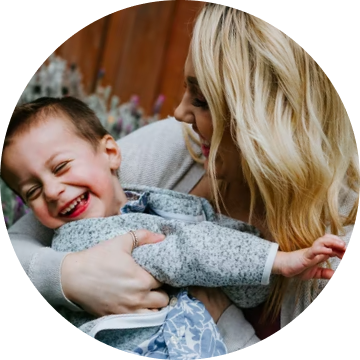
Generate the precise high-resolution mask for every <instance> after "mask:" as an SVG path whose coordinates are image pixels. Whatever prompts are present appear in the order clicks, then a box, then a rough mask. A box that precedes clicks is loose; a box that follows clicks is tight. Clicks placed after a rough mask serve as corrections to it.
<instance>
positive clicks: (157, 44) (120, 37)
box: [56, 0, 203, 117]
mask: <svg viewBox="0 0 360 360" xmlns="http://www.w3.org/2000/svg"><path fill="white" fill-rule="evenodd" d="M201 6H203V3H202V2H198V1H184V0H175V1H161V2H155V3H148V4H143V5H139V6H134V7H131V8H128V9H124V10H121V11H118V12H115V13H113V14H110V15H108V16H106V17H104V18H102V19H99V20H98V21H95V22H94V23H92V24H90V25H89V26H87V27H85V28H84V29H82V30H80V31H79V32H78V33H76V34H75V35H74V36H72V37H71V38H69V39H68V40H67V41H66V42H64V44H62V45H61V46H60V47H59V48H58V49H57V50H56V53H57V54H58V55H60V56H61V57H62V58H64V59H66V60H67V61H68V62H69V63H76V64H77V65H78V66H79V68H80V71H81V73H82V75H83V83H84V88H85V91H86V92H87V93H91V92H93V91H94V89H95V86H96V82H97V79H98V73H99V70H100V69H103V70H104V72H105V75H104V77H103V78H102V85H111V86H112V90H113V91H112V92H113V93H114V94H116V95H117V96H119V97H120V100H121V102H126V101H128V100H129V99H130V97H131V96H132V95H138V96H139V98H140V105H141V107H143V109H144V111H145V114H150V113H152V107H153V105H154V102H155V100H156V98H157V97H158V96H159V95H160V94H162V95H164V96H165V102H164V104H163V107H162V110H161V116H163V117H166V116H167V115H172V114H173V112H174V108H175V107H176V105H177V104H178V102H179V100H180V99H181V96H182V93H183V81H184V80H183V68H184V62H185V59H186V55H187V51H188V46H189V42H190V37H191V31H192V26H193V21H194V18H195V17H196V14H197V13H198V11H199V9H200V7H201Z"/></svg>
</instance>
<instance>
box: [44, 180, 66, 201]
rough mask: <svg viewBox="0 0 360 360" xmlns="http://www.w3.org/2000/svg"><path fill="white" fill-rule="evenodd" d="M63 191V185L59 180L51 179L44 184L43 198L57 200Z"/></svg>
mask: <svg viewBox="0 0 360 360" xmlns="http://www.w3.org/2000/svg"><path fill="white" fill-rule="evenodd" d="M64 191H65V186H64V185H63V184H62V183H60V182H59V181H51V182H48V183H47V184H46V185H45V186H44V194H45V199H46V201H48V202H49V201H55V200H59V198H60V196H61V194H62V193H63V192H64Z"/></svg>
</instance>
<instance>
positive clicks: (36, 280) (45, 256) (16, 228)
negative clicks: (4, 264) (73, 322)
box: [9, 212, 78, 309]
mask: <svg viewBox="0 0 360 360" xmlns="http://www.w3.org/2000/svg"><path fill="white" fill-rule="evenodd" d="M52 236H53V231H52V230H50V229H48V228H46V227H44V226H43V225H42V224H40V222H39V221H38V220H37V219H36V218H35V216H34V215H33V214H32V213H31V212H30V213H29V214H27V215H25V216H23V217H22V218H21V219H20V220H18V221H17V222H16V223H15V224H14V225H13V226H11V227H10V228H9V237H10V240H11V242H12V245H13V247H14V250H15V253H16V255H17V257H18V258H19V261H20V263H21V266H22V267H23V268H24V270H25V272H26V274H27V275H28V276H29V278H30V280H31V281H32V283H33V284H34V286H35V287H36V288H37V290H38V291H39V292H40V293H41V295H42V296H44V298H45V299H46V300H47V301H48V302H49V303H50V304H51V305H53V306H55V305H66V306H68V307H70V308H72V309H78V308H77V306H75V305H73V304H72V303H71V302H70V301H69V300H67V299H66V297H65V296H64V293H63V291H62V287H61V279H60V270H61V264H62V261H63V259H64V257H65V256H66V254H67V253H62V252H56V251H54V250H52V249H51V248H50V247H49V246H50V245H51V239H52Z"/></svg>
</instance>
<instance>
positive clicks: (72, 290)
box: [61, 230, 169, 316]
mask: <svg viewBox="0 0 360 360" xmlns="http://www.w3.org/2000/svg"><path fill="white" fill-rule="evenodd" d="M136 235H137V237H138V241H139V246H141V245H144V244H153V243H157V242H159V241H162V240H163V239H164V238H165V236H164V235H160V234H154V233H151V232H150V231H147V230H137V231H136ZM132 246H133V240H132V237H131V234H129V233H128V234H125V235H121V236H117V237H115V238H113V239H111V240H107V241H104V242H102V243H100V244H98V245H96V246H94V247H92V248H90V249H87V250H84V251H80V252H77V253H71V254H69V255H67V256H66V257H65V259H64V261H63V264H62V268H61V283H62V288H63V291H64V295H65V296H66V297H67V298H68V299H69V300H70V301H72V302H74V303H76V304H78V305H80V306H81V307H82V308H83V309H84V310H85V311H87V312H89V313H91V314H94V315H96V316H104V315H110V314H124V313H130V312H131V313H134V312H140V311H144V309H157V308H161V307H164V306H166V305H167V304H168V302H169V298H168V296H167V294H166V293H165V292H164V291H162V290H154V289H158V288H159V287H160V286H161V284H160V283H159V282H158V281H157V280H155V279H154V278H153V277H152V276H151V275H150V274H148V273H147V272H146V271H145V270H143V269H142V268H141V267H140V266H139V265H137V264H136V263H135V261H134V259H133V258H132V256H131V252H132Z"/></svg>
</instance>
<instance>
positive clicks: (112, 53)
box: [102, 1, 175, 114]
mask: <svg viewBox="0 0 360 360" xmlns="http://www.w3.org/2000/svg"><path fill="white" fill-rule="evenodd" d="M174 8H175V2H174V1H161V2H155V3H148V4H143V5H139V6H134V7H132V8H129V9H125V10H121V11H119V12H118V13H114V14H112V15H111V16H112V18H111V21H110V26H109V32H108V39H107V42H106V45H105V52H104V57H103V61H102V66H103V67H104V68H105V74H106V75H105V78H104V81H103V84H104V85H106V84H112V85H113V92H114V93H115V94H116V95H118V96H119V97H120V99H121V101H122V102H126V101H128V100H129V99H130V97H131V96H132V95H138V96H139V98H140V104H141V106H142V107H143V108H144V111H145V113H146V114H150V113H151V112H152V108H153V104H154V101H155V99H156V98H157V96H158V95H159V94H158V90H159V86H158V84H159V77H160V76H161V75H162V74H161V67H162V64H163V57H164V54H165V50H166V44H167V39H168V36H169V28H170V27H171V22H172V17H173V13H174Z"/></svg>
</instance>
